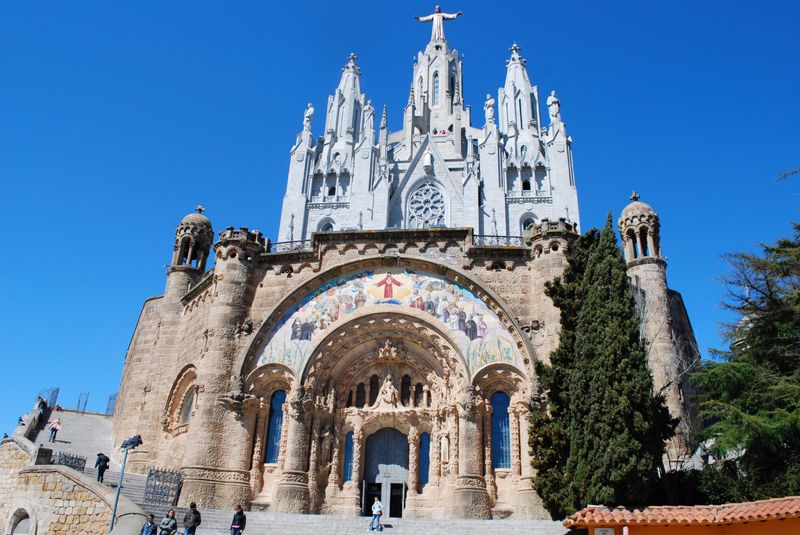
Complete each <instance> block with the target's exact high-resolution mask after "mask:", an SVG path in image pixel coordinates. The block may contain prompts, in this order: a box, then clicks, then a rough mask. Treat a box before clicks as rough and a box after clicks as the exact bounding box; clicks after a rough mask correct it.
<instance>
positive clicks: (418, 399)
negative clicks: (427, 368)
mask: <svg viewBox="0 0 800 535" xmlns="http://www.w3.org/2000/svg"><path fill="white" fill-rule="evenodd" d="M424 396H425V391H424V389H423V388H422V383H417V386H415V387H414V405H415V406H417V407H422V404H423V399H422V398H423V397H424Z"/></svg>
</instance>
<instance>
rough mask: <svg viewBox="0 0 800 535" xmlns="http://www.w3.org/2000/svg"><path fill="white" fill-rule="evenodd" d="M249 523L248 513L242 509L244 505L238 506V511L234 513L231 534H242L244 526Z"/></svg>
mask: <svg viewBox="0 0 800 535" xmlns="http://www.w3.org/2000/svg"><path fill="white" fill-rule="evenodd" d="M246 524H247V515H246V514H244V511H242V506H241V505H237V506H236V512H235V513H233V520H232V521H231V535H242V532H243V531H244V527H245V525H246Z"/></svg>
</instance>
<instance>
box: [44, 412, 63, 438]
mask: <svg viewBox="0 0 800 535" xmlns="http://www.w3.org/2000/svg"><path fill="white" fill-rule="evenodd" d="M47 428H48V429H49V430H50V439H49V441H50V442H55V441H56V435H57V434H58V431H59V430H60V429H61V418H56V419H55V421H53V422H52V423H51V424H50V425H48V426H47Z"/></svg>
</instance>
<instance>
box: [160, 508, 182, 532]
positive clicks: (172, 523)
mask: <svg viewBox="0 0 800 535" xmlns="http://www.w3.org/2000/svg"><path fill="white" fill-rule="evenodd" d="M158 528H159V530H160V531H159V535H175V534H176V533H178V521H177V520H175V510H174V509H170V510H169V511H167V516H165V517H164V519H163V520H162V521H161V523H160V524H159V525H158Z"/></svg>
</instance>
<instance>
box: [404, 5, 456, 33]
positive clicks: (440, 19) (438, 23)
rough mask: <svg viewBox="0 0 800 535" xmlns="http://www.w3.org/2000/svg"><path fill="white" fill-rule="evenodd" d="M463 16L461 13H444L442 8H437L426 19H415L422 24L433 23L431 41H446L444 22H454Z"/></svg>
mask: <svg viewBox="0 0 800 535" xmlns="http://www.w3.org/2000/svg"><path fill="white" fill-rule="evenodd" d="M460 16H461V12H460V11H457V12H456V13H444V12H442V8H441V7H440V6H436V9H434V10H433V13H431V14H430V15H425V16H424V17H414V18H415V19H417V20H418V21H420V22H431V23H432V24H431V41H445V38H444V21H446V20H454V19H457V18H458V17H460Z"/></svg>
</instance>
